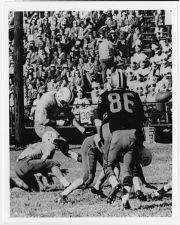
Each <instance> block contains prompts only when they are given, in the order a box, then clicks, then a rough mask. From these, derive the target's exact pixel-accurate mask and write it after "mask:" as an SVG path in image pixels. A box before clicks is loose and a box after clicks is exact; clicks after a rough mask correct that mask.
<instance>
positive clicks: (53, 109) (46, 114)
mask: <svg viewBox="0 0 180 225" xmlns="http://www.w3.org/2000/svg"><path fill="white" fill-rule="evenodd" d="M55 94H56V92H55V91H51V92H47V93H45V94H43V96H42V97H41V99H40V100H39V102H38V104H37V106H36V112H35V122H36V123H38V124H41V125H51V124H53V123H54V121H55V120H57V117H58V116H59V115H60V113H61V112H63V113H64V114H65V115H67V117H68V119H70V120H72V119H73V118H74V117H73V114H72V113H71V111H70V109H69V108H60V107H59V106H58V105H57V102H56V99H55Z"/></svg>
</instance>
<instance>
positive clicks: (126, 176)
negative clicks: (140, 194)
mask: <svg viewBox="0 0 180 225" xmlns="http://www.w3.org/2000/svg"><path fill="white" fill-rule="evenodd" d="M121 132H122V133H121V135H120V137H121V143H122V146H123V153H124V157H123V192H124V193H123V197H122V204H121V209H128V208H130V204H129V196H130V191H131V188H132V171H131V164H132V162H133V151H134V150H135V149H136V130H135V129H132V130H123V131H121ZM122 135H123V136H122Z"/></svg>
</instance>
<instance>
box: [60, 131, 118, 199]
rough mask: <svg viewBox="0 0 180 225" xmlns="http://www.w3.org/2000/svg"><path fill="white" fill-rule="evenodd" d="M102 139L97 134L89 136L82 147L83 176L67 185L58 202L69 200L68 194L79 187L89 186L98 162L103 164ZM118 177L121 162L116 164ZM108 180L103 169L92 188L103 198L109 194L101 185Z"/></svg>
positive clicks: (94, 192)
mask: <svg viewBox="0 0 180 225" xmlns="http://www.w3.org/2000/svg"><path fill="white" fill-rule="evenodd" d="M99 141H100V139H99V137H98V135H97V134H95V135H92V136H89V137H87V138H86V139H85V140H84V142H83V144H82V147H81V152H82V163H83V177H80V178H78V179H76V180H75V181H74V182H73V183H72V184H71V185H70V186H69V187H67V188H66V189H65V190H64V191H63V192H62V193H61V194H60V198H59V199H58V202H63V203H66V202H68V199H67V196H68V195H69V194H70V193H71V192H72V191H74V190H76V189H77V188H79V187H82V188H83V189H85V188H88V187H89V186H90V185H91V184H92V182H93V180H94V177H95V173H96V166H97V162H99V164H100V165H101V166H102V165H103V156H102V151H101V147H100V143H99ZM113 170H114V171H115V174H116V177H119V164H117V165H114V167H113ZM105 180H106V176H105V174H104V171H103V170H102V171H101V173H100V174H99V177H98V179H97V181H96V184H95V186H94V187H93V188H92V189H91V192H92V193H93V194H96V195H99V196H100V197H101V198H106V197H107V196H106V195H105V194H104V193H103V191H102V189H101V187H102V184H103V182H104V181H105Z"/></svg>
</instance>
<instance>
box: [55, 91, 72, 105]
mask: <svg viewBox="0 0 180 225" xmlns="http://www.w3.org/2000/svg"><path fill="white" fill-rule="evenodd" d="M72 99H73V93H72V92H71V91H70V90H69V88H67V87H63V88H61V89H60V90H59V91H58V92H57V93H56V101H57V103H58V105H60V106H64V103H70V102H71V101H72Z"/></svg>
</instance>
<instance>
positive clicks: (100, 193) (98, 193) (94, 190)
mask: <svg viewBox="0 0 180 225" xmlns="http://www.w3.org/2000/svg"><path fill="white" fill-rule="evenodd" d="M91 192H92V193H93V194H95V195H98V196H100V197H101V198H107V196H106V195H105V194H104V193H103V191H102V189H99V190H97V189H96V188H94V187H92V188H91Z"/></svg>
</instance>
